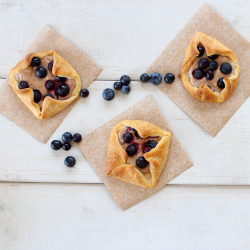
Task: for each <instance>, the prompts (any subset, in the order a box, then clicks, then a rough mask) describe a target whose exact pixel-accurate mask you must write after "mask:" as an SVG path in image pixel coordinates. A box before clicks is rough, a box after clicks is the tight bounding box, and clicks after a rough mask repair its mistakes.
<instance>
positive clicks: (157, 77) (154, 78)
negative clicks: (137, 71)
mask: <svg viewBox="0 0 250 250" xmlns="http://www.w3.org/2000/svg"><path fill="white" fill-rule="evenodd" d="M149 80H150V82H151V83H152V84H154V85H159V84H160V83H161V82H162V75H161V74H160V73H157V72H154V73H152V74H151V76H150V78H149Z"/></svg>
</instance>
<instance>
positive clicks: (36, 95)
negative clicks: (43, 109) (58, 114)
mask: <svg viewBox="0 0 250 250" xmlns="http://www.w3.org/2000/svg"><path fill="white" fill-rule="evenodd" d="M33 94H34V95H33V97H34V102H35V103H38V102H40V101H41V99H42V94H41V92H40V91H39V90H36V89H35V90H33Z"/></svg>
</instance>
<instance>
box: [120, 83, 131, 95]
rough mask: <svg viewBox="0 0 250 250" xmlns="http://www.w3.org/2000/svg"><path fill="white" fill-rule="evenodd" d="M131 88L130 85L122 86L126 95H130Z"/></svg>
mask: <svg viewBox="0 0 250 250" xmlns="http://www.w3.org/2000/svg"><path fill="white" fill-rule="evenodd" d="M130 90H131V88H130V86H127V85H124V86H122V93H123V94H124V95H128V94H129V93H130Z"/></svg>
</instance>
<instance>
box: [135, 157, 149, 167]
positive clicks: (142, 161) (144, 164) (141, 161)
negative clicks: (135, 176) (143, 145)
mask: <svg viewBox="0 0 250 250" xmlns="http://www.w3.org/2000/svg"><path fill="white" fill-rule="evenodd" d="M147 165H148V161H147V160H146V159H145V158H144V157H143V156H141V157H138V158H137V159H136V166H137V167H139V168H145V167H147Z"/></svg>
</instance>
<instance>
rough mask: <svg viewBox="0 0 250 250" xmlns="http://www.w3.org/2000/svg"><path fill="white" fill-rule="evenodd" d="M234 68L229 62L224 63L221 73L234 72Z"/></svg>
mask: <svg viewBox="0 0 250 250" xmlns="http://www.w3.org/2000/svg"><path fill="white" fill-rule="evenodd" d="M232 70H233V68H232V66H231V64H229V63H222V64H221V66H220V71H221V73H223V74H225V75H228V74H230V73H231V72H232Z"/></svg>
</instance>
